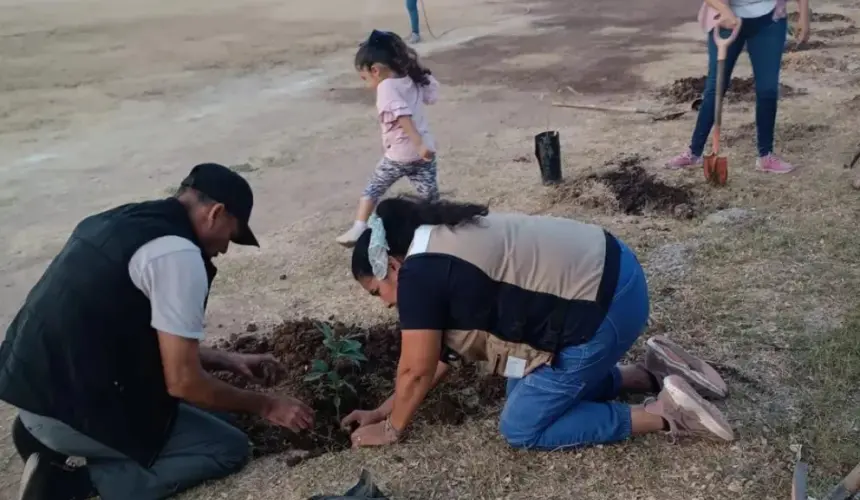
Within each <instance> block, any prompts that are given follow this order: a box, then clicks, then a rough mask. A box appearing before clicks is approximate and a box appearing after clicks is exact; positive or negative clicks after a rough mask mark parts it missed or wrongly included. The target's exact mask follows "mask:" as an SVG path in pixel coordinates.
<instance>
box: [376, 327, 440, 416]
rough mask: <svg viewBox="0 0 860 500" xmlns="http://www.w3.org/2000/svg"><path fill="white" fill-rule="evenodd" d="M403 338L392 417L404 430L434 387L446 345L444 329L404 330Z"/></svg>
mask: <svg viewBox="0 0 860 500" xmlns="http://www.w3.org/2000/svg"><path fill="white" fill-rule="evenodd" d="M402 338H403V342H402V345H401V347H400V362H399V363H398V364H397V381H396V382H395V387H394V402H393V404H392V410H391V416H390V417H389V418H390V422H391V425H392V427H394V429H395V430H397V431H403V429H405V428H406V426H407V425H409V422H411V421H412V417H413V416H414V415H415V412H416V411H417V410H418V406H420V405H421V402H422V401H424V398H425V397H426V396H427V393H428V392H429V391H430V388H431V387H433V382H434V380H435V379H436V377H435V375H436V371H437V367H438V364H439V354H440V352H441V349H442V348H441V345H442V331H441V330H404V331H403V336H402Z"/></svg>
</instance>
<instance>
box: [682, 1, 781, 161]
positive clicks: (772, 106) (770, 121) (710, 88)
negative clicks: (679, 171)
mask: <svg viewBox="0 0 860 500" xmlns="http://www.w3.org/2000/svg"><path fill="white" fill-rule="evenodd" d="M742 21H743V24H741V32H740V34H738V38H737V39H736V40H735V41H734V42H733V43H732V44H731V45H729V48H728V53H727V54H726V66H725V73H724V75H725V79H724V80H723V81H725V82H726V86H725V90H728V88H729V82H730V81H731V78H732V70H734V67H735V63H736V62H737V60H738V56H740V54H741V51H742V50H743V48H744V45H746V47H747V52H749V55H750V63H751V64H752V70H753V77H754V78H755V124H756V132H757V135H758V137H757V139H758V154H759V156H766V155H768V154H770V153H772V152H773V130H774V127H775V126H776V107H777V101H778V100H779V67H780V64H782V52H783V50H784V49H785V37H786V31H787V29H788V23H787V21H786V20H785V18H782V19H779V20H777V21H774V20H773V12H771V13H769V14H765V15H764V16H761V17H756V18H752V19H743V20H742ZM714 29H717V28H714ZM720 34H721V35H722V37H723V38H726V37H728V36H729V35H731V30H727V29H723V28H720ZM716 96H717V45H716V44H715V43H714V37H713V33H708V79H707V81H706V83H705V92H704V95H703V96H702V106H701V107H700V108H699V117H698V118H697V119H696V128H695V129H694V131H693V138H692V140H691V142H690V152H692V153H693V154H694V155H696V156H702V152H703V151H704V150H705V143H706V142H707V141H708V134H710V133H711V127H713V125H714V103H715V102H716Z"/></svg>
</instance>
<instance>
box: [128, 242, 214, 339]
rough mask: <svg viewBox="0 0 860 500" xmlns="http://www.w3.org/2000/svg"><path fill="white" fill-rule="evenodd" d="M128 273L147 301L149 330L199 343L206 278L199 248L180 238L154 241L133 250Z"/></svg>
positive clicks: (206, 289)
mask: <svg viewBox="0 0 860 500" xmlns="http://www.w3.org/2000/svg"><path fill="white" fill-rule="evenodd" d="M128 274H129V276H131V281H132V282H133V283H134V285H135V286H136V287H137V288H139V289H140V290H141V291H142V292H143V293H144V295H146V296H147V297H148V298H149V302H150V304H151V307H152V323H151V325H152V327H153V328H155V329H156V330H160V331H162V332H165V333H171V334H173V335H178V336H180V337H185V338H188V339H195V340H203V319H204V310H205V303H206V294H207V293H208V292H209V279H208V277H207V276H206V266H205V265H204V263H203V255H202V254H201V253H200V248H198V247H197V246H196V245H195V244H194V243H192V242H191V241H190V240H188V239H186V238H182V237H180V236H162V237H160V238H156V239H154V240H152V241H150V242H148V243H146V244H145V245H143V246H142V247H140V248H138V249H137V251H136V252H135V253H134V255H133V256H132V257H131V260H130V261H129V263H128Z"/></svg>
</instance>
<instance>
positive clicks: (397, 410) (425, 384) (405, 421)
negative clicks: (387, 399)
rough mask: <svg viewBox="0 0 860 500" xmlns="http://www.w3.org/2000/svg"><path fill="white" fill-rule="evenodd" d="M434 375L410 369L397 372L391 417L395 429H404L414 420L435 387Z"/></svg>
mask: <svg viewBox="0 0 860 500" xmlns="http://www.w3.org/2000/svg"><path fill="white" fill-rule="evenodd" d="M433 375H434V374H433V373H430V372H426V373H417V372H413V371H410V370H408V369H407V370H404V371H402V372H400V373H398V374H397V382H396V383H395V387H394V401H393V404H392V409H391V416H390V417H389V418H390V419H391V425H393V426H394V428H395V429H397V430H399V431H402V430H403V429H405V428H406V427H407V426H408V425H409V422H411V421H412V417H413V415H415V412H416V411H418V407H419V406H420V405H421V402H422V401H424V398H425V397H426V396H427V393H428V392H430V388H432V387H433Z"/></svg>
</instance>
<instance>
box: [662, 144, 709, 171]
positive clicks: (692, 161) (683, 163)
mask: <svg viewBox="0 0 860 500" xmlns="http://www.w3.org/2000/svg"><path fill="white" fill-rule="evenodd" d="M701 164H702V157H701V156H696V155H694V154H693V152H692V151H690V150H689V149H688V150H686V151H684V152H683V153H681V154H679V155H678V156H676V157H674V158H672V159H671V160H669V161H667V162H666V168H670V169H672V170H678V169H681V168H690V167H695V166H696V165H701Z"/></svg>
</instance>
